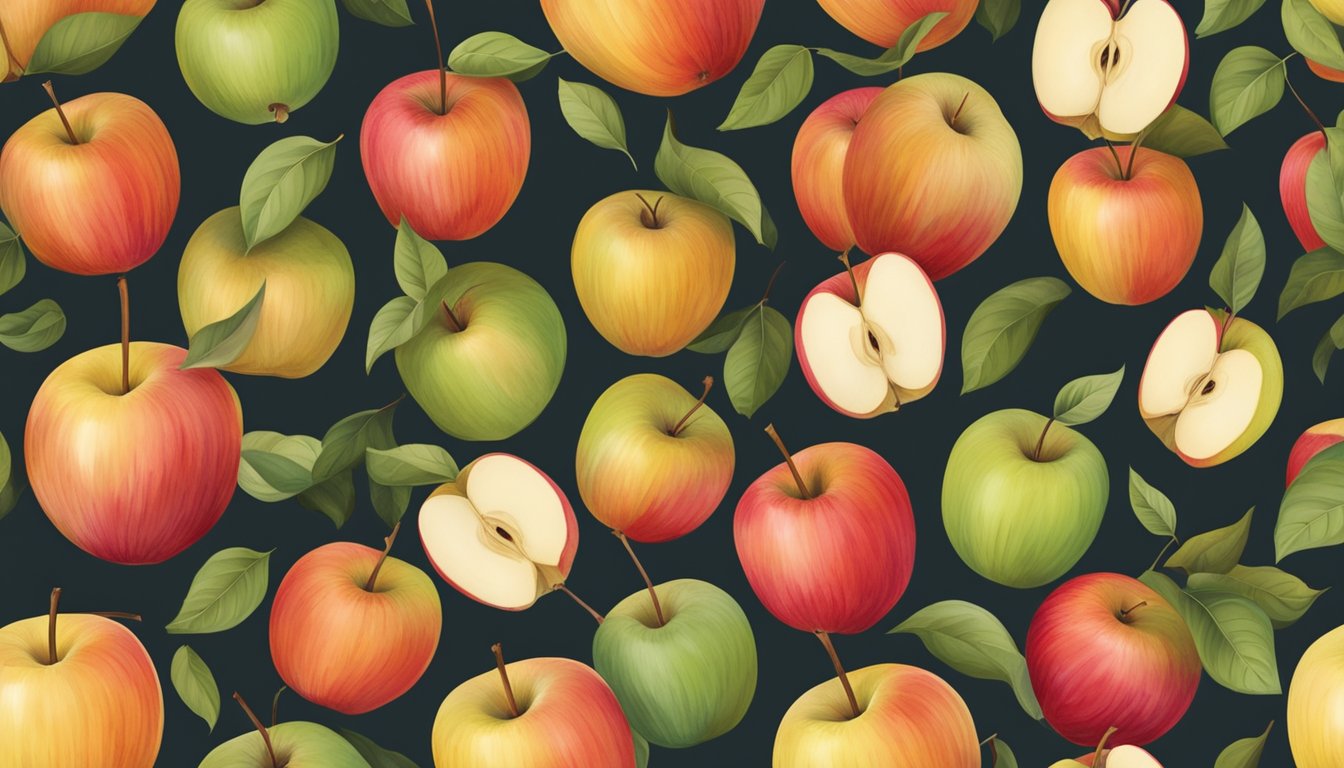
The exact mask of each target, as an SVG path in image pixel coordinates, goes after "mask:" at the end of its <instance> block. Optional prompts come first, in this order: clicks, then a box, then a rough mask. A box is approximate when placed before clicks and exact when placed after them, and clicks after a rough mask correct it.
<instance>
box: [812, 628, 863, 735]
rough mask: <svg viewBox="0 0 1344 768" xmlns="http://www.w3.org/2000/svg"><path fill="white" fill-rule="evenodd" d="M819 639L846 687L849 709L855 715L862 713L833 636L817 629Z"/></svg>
mask: <svg viewBox="0 0 1344 768" xmlns="http://www.w3.org/2000/svg"><path fill="white" fill-rule="evenodd" d="M816 635H817V639H818V640H820V641H821V644H822V646H823V647H825V648H826V655H828V656H830V657H831V664H832V665H833V666H834V667H835V676H836V677H838V678H840V685H842V686H843V687H844V689H845V696H846V697H848V698H849V710H850V711H851V712H853V713H854V717H858V716H859V715H862V714H863V712H862V711H861V710H860V709H859V700H858V699H857V698H855V697H854V688H853V686H851V685H850V684H849V675H847V674H845V666H844V665H843V664H841V663H840V656H839V655H838V654H837V653H836V652H835V644H834V643H832V642H831V636H830V634H829V633H828V632H824V631H822V630H817V632H816Z"/></svg>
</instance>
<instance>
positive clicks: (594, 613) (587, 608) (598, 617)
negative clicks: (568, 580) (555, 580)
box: [554, 584, 606, 624]
mask: <svg viewBox="0 0 1344 768" xmlns="http://www.w3.org/2000/svg"><path fill="white" fill-rule="evenodd" d="M554 589H558V590H560V591H561V592H564V593H565V594H566V595H569V599H571V600H573V601H574V602H576V603H578V604H579V607H580V608H582V609H583V610H585V611H587V612H588V615H589V616H592V617H593V618H594V619H596V620H597V623H598V624H601V623H602V622H603V621H606V619H604V618H602V614H600V613H598V612H597V611H596V610H594V608H593V606H591V605H589V604H587V603H585V602H584V601H583V598H581V597H579V596H578V595H576V594H574V592H573V591H571V590H570V588H569V587H566V586H565V585H564V584H556V585H555V587H554Z"/></svg>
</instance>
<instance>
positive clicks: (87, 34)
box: [24, 13, 140, 75]
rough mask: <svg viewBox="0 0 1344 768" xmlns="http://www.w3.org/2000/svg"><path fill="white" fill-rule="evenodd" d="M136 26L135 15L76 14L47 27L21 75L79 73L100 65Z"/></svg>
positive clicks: (114, 51) (137, 23)
mask: <svg viewBox="0 0 1344 768" xmlns="http://www.w3.org/2000/svg"><path fill="white" fill-rule="evenodd" d="M138 26H140V17H139V16H128V15H124V14H120V13H76V14H74V15H73V16H66V17H65V18H63V19H61V20H60V21H58V22H56V23H55V24H52V25H51V28H50V29H48V30H47V32H46V34H44V35H43V36H42V39H41V40H39V41H38V42H37V48H35V49H34V50H33V55H32V56H31V57H29V59H28V67H27V68H26V69H25V71H24V74H28V75H35V74H38V73H40V72H50V73H52V74H60V75H83V74H87V73H89V72H92V71H93V70H95V69H97V68H98V67H100V66H102V65H103V64H104V63H105V62H106V61H107V60H108V59H110V58H112V54H114V53H116V52H117V49H118V48H120V47H121V44H122V43H124V42H126V38H128V37H130V36H131V33H132V32H134V31H135V28H136V27H138Z"/></svg>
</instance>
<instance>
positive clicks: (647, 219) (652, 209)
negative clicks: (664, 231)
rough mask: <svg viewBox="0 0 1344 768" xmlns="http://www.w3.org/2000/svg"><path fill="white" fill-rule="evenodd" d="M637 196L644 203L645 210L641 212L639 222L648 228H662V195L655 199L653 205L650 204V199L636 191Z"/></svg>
mask: <svg viewBox="0 0 1344 768" xmlns="http://www.w3.org/2000/svg"><path fill="white" fill-rule="evenodd" d="M635 197H638V198H639V202H641V203H643V204H644V210H642V211H640V212H639V223H641V224H643V225H644V227H645V228H646V229H661V228H662V226H663V223H662V222H661V221H659V220H658V206H660V205H662V204H663V198H662V196H661V195H659V197H658V199H657V200H654V201H653V205H649V201H648V200H645V199H644V196H643V195H641V194H639V193H638V192H636V193H635Z"/></svg>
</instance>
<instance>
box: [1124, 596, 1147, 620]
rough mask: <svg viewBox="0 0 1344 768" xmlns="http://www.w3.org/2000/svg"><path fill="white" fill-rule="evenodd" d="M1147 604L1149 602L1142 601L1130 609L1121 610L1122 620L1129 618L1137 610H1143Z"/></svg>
mask: <svg viewBox="0 0 1344 768" xmlns="http://www.w3.org/2000/svg"><path fill="white" fill-rule="evenodd" d="M1147 604H1148V601H1147V600H1140V601H1139V602H1137V603H1135V604H1133V605H1131V606H1129V607H1128V608H1121V609H1120V616H1121V617H1122V618H1123V617H1125V616H1128V615H1129V614H1130V613H1132V612H1134V611H1136V610H1138V609H1140V608H1142V607H1143V606H1145V605H1147Z"/></svg>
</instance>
